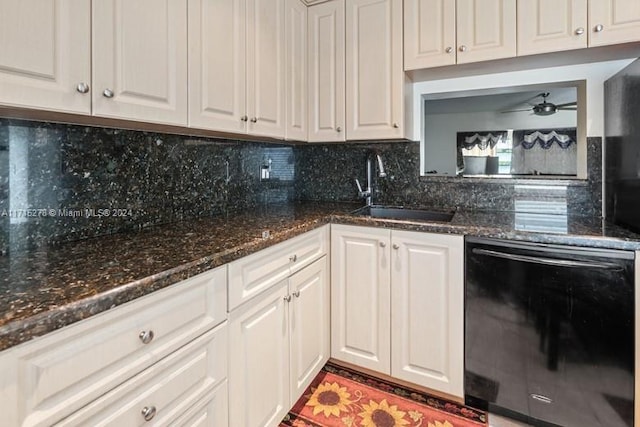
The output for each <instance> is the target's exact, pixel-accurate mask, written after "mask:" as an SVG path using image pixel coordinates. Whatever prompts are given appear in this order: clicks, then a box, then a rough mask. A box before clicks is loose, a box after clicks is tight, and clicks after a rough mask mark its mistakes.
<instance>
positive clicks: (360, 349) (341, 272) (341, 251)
mask: <svg viewBox="0 0 640 427" xmlns="http://www.w3.org/2000/svg"><path fill="white" fill-rule="evenodd" d="M389 241H390V232H389V230H384V229H379V228H367V227H349V226H341V225H332V226H331V357H333V358H335V359H338V360H342V361H345V362H349V363H353V364H355V365H358V366H362V367H364V368H369V369H373V370H374V371H378V372H382V373H385V374H389V373H390V371H391V364H390V354H391V353H390V351H391V349H390V336H389V333H390V322H391V319H390V301H389V298H390V283H389V280H390V266H389V261H390V260H389V257H390V252H389V251H390V249H389Z"/></svg>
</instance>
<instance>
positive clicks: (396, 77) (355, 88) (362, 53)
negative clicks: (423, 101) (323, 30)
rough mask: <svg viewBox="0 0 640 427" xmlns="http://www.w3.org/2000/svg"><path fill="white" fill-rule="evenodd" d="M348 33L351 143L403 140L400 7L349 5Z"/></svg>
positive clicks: (382, 0) (372, 0) (357, 0)
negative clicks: (373, 140) (354, 141)
mask: <svg viewBox="0 0 640 427" xmlns="http://www.w3.org/2000/svg"><path fill="white" fill-rule="evenodd" d="M346 28H347V32H346V55H347V56H346V57H347V61H346V69H347V78H346V87H347V94H346V105H347V129H346V131H347V139H350V140H360V139H379V138H380V139H384V138H402V137H403V135H404V111H403V107H404V105H403V102H404V71H403V64H402V2H401V1H397V0H350V1H348V2H347V10H346Z"/></svg>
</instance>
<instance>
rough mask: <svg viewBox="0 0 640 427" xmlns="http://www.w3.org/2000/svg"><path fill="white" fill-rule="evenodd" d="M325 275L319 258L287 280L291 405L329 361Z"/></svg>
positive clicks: (324, 268)
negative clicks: (289, 296) (289, 297)
mask: <svg viewBox="0 0 640 427" xmlns="http://www.w3.org/2000/svg"><path fill="white" fill-rule="evenodd" d="M328 274H329V270H328V269H327V257H322V258H321V259H319V260H318V261H316V262H314V263H313V264H311V265H310V266H308V267H306V268H305V269H303V270H301V271H299V272H298V273H296V274H294V275H293V276H291V277H290V278H289V292H290V294H291V295H292V300H291V304H290V306H289V315H290V318H291V322H290V324H291V328H290V336H291V401H292V402H295V401H296V400H297V399H298V398H299V397H300V396H302V393H303V392H304V390H305V389H306V388H307V386H309V384H310V383H311V380H313V378H314V377H315V376H316V374H317V373H318V372H320V369H322V366H324V364H325V362H326V361H327V360H329V349H330V341H329V332H330V319H329V304H330V303H331V302H330V301H329V277H328Z"/></svg>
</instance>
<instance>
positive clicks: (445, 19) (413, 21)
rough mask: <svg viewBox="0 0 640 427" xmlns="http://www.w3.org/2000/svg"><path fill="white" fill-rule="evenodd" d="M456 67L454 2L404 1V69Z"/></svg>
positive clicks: (432, 0) (447, 0) (443, 0)
mask: <svg viewBox="0 0 640 427" xmlns="http://www.w3.org/2000/svg"><path fill="white" fill-rule="evenodd" d="M455 63H456V0H404V69H405V70H416V69H419V68H429V67H439V66H443V65H453V64H455Z"/></svg>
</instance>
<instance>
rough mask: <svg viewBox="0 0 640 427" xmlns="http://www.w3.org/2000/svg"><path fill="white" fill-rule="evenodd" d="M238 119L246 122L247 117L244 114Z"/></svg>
mask: <svg viewBox="0 0 640 427" xmlns="http://www.w3.org/2000/svg"><path fill="white" fill-rule="evenodd" d="M240 120H242V121H243V122H246V121H247V120H249V117H247V116H246V115H244V116H242V117H240Z"/></svg>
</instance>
